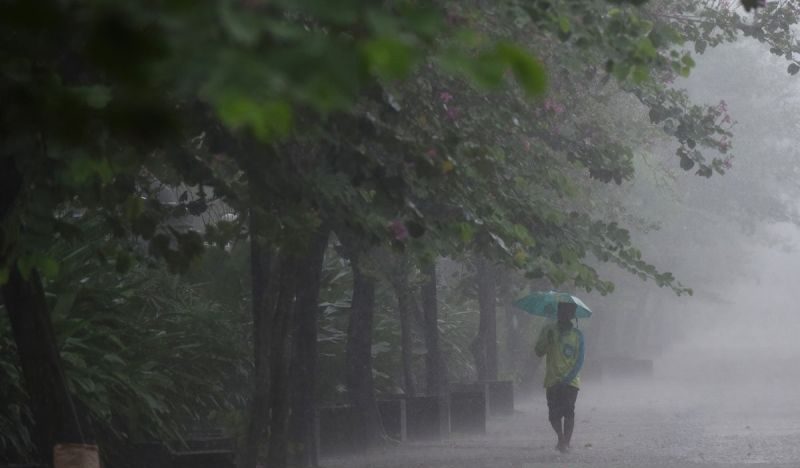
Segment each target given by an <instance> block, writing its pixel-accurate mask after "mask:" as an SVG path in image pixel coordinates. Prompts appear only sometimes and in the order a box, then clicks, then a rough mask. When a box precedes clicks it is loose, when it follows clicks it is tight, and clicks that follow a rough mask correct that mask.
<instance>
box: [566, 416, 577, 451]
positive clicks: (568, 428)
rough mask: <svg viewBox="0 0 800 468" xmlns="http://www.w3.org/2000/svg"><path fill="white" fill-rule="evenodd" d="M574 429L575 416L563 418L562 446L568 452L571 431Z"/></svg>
mask: <svg viewBox="0 0 800 468" xmlns="http://www.w3.org/2000/svg"><path fill="white" fill-rule="evenodd" d="M573 429H575V416H565V417H564V446H565V447H566V448H567V450H569V444H570V442H571V441H572V430H573Z"/></svg>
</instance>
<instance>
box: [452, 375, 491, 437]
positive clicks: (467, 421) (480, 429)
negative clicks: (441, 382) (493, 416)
mask: <svg viewBox="0 0 800 468" xmlns="http://www.w3.org/2000/svg"><path fill="white" fill-rule="evenodd" d="M486 388H487V386H486V384H485V383H473V384H451V385H450V430H451V431H452V432H460V433H480V434H484V433H486V419H487V417H488V415H489V405H488V399H487V391H486Z"/></svg>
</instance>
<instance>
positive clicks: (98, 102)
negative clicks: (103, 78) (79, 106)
mask: <svg viewBox="0 0 800 468" xmlns="http://www.w3.org/2000/svg"><path fill="white" fill-rule="evenodd" d="M74 90H75V92H77V93H78V94H79V95H80V96H81V97H82V98H83V100H84V101H85V102H86V104H87V105H88V106H89V107H91V108H93V109H103V108H105V107H106V105H107V104H108V102H109V101H111V89H110V88H109V87H108V86H103V85H92V86H79V87H76V88H74Z"/></svg>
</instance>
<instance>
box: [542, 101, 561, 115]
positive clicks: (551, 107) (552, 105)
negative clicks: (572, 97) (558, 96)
mask: <svg viewBox="0 0 800 468" xmlns="http://www.w3.org/2000/svg"><path fill="white" fill-rule="evenodd" d="M544 109H545V110H548V111H550V112H552V113H554V114H560V113H562V112H564V111H565V110H566V108H565V107H564V106H563V105H562V104H559V103H558V102H556V100H555V99H552V98H547V99H545V100H544Z"/></svg>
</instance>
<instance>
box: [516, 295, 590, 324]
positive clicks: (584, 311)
mask: <svg viewBox="0 0 800 468" xmlns="http://www.w3.org/2000/svg"><path fill="white" fill-rule="evenodd" d="M559 302H571V303H573V304H575V305H576V306H577V307H576V308H575V317H576V318H588V317H591V316H592V311H591V310H589V308H588V307H587V306H586V304H584V303H583V301H582V300H580V299H578V298H577V297H575V296H573V295H572V294H569V293H564V292H558V291H537V292H533V293H530V294H528V295H527V296H525V297H523V298H522V299H517V300H516V301H514V305H515V306H517V307H519V308H520V309H522V310H524V311H525V312H527V313H529V314H531V315H538V316H540V317H546V318H551V319H555V318H556V315H557V313H556V311H557V310H558V303H559Z"/></svg>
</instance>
